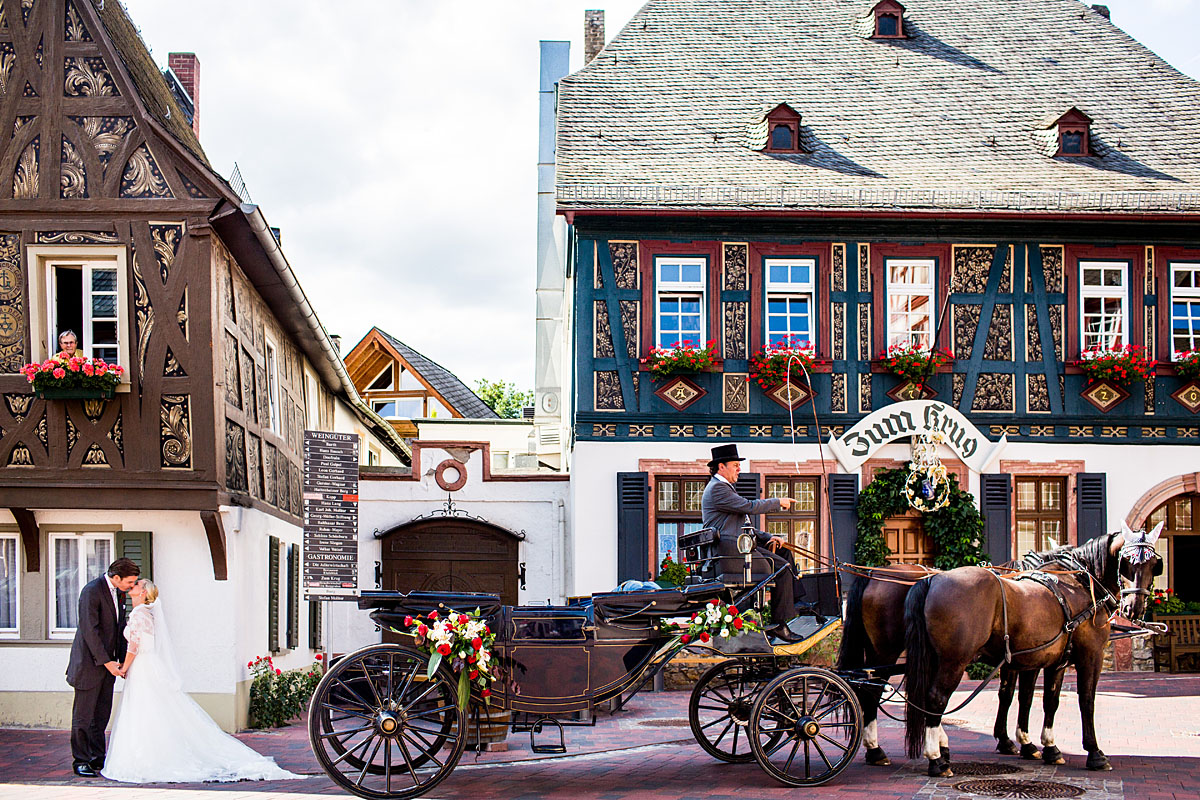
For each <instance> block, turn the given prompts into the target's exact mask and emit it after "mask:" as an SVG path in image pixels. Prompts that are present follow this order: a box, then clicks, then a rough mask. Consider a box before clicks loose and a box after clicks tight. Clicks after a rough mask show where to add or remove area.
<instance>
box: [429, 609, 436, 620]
mask: <svg viewBox="0 0 1200 800" xmlns="http://www.w3.org/2000/svg"><path fill="white" fill-rule="evenodd" d="M437 618H438V616H437V612H436V611H430V612H429V619H437Z"/></svg>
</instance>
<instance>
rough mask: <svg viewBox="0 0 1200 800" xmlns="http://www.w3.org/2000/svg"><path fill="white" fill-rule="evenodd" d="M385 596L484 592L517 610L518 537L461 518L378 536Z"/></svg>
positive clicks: (407, 525)
mask: <svg viewBox="0 0 1200 800" xmlns="http://www.w3.org/2000/svg"><path fill="white" fill-rule="evenodd" d="M379 538H380V539H381V540H382V542H381V544H382V550H383V552H382V562H383V564H382V567H383V576H382V577H383V580H382V583H383V588H384V589H385V590H388V591H400V592H411V591H426V592H437V591H449V592H488V593H492V594H498V595H500V600H501V602H503V603H504V604H506V605H516V604H517V571H518V563H517V562H518V559H519V552H518V547H519V543H520V541H521V539H522V538H524V537H523V536H521V535H518V534H515V533H513V532H511V531H508V530H505V529H504V528H501V527H500V526H498V525H493V524H492V523H490V522H484V521H483V520H476V519H470V518H465V517H445V518H437V517H435V518H432V519H422V520H416V521H413V522H408V523H405V524H403V525H399V526H397V527H395V528H392V529H391V530H388V531H385V532H384V533H382V534H380V535H379Z"/></svg>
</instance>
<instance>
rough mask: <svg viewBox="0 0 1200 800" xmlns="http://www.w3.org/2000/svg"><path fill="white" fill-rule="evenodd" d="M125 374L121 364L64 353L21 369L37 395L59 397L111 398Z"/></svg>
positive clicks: (63, 398) (51, 397) (62, 398)
mask: <svg viewBox="0 0 1200 800" xmlns="http://www.w3.org/2000/svg"><path fill="white" fill-rule="evenodd" d="M124 373H125V368H124V367H121V366H118V365H116V364H108V363H106V362H105V361H104V359H102V358H88V357H87V356H80V355H74V356H69V355H67V354H66V353H58V354H56V355H53V356H51V357H50V358H48V359H46V360H45V361H43V362H41V363H40V364H39V363H37V362H33V363H30V364H26V365H25V366H24V367H22V368H21V374H23V375H24V376H25V379H26V380H28V381H29V382H30V383H31V384H33V391H34V392H35V393H36V394H37V396H38V397H42V398H46V399H60V400H65V399H85V400H87V399H96V398H102V397H104V398H107V397H112V396H113V392H114V391H115V390H116V388H117V385H118V384H120V382H121V376H122V375H123V374H124Z"/></svg>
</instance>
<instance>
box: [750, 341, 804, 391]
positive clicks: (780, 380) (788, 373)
mask: <svg viewBox="0 0 1200 800" xmlns="http://www.w3.org/2000/svg"><path fill="white" fill-rule="evenodd" d="M815 355H816V350H815V348H814V347H813V344H812V342H809V341H802V340H800V338H799V337H797V336H792V337H790V338H789V339H788V340H787V342H781V343H779V344H775V345H763V346H762V348H760V349H759V351H758V352H757V353H755V354H754V355H753V356H751V357H750V377H749V380H752V381H754V382H755V383H757V384H758V386H759V388H760V389H762V390H763V391H764V392H770V391H772V390H773V389H776V388H777V387H779V386H782V385H783V384H784V383H787V382H788V381H794V380H796V379H801V380H803V381H804V382H805V383H808V380H807V378H805V376H806V375H807V376H811V375H812V373H813V369H814V368H815V367H816V365H817V360H816V358H815Z"/></svg>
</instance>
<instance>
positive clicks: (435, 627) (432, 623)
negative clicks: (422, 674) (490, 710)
mask: <svg viewBox="0 0 1200 800" xmlns="http://www.w3.org/2000/svg"><path fill="white" fill-rule="evenodd" d="M426 623H428V624H426ZM404 625H405V627H406V628H408V632H409V634H410V635H411V636H413V637H414V638H415V639H416V640H417V648H418V649H420V650H423V651H424V652H426V653H428V654H429V669H428V671H427V675H428V676H429V677H430V678H432V677H433V676H434V673H436V672H437V669H438V667H439V666H441V664H442V661H447V662H448V663H449V665H450V669H451V671H453V672H455V673H457V675H458V707H459V708H461V709H463V710H466V708H467V702H468V700H469V699H470V697H471V685H472V684H474V685H475V686H477V687H478V688H479V696H480V697H482V698H483V702H485V703H488V704H489V705H490V704H491V700H490V698H491V696H492V690H491V685H492V683H493V682H494V681H495V680H496V679H497V677H498V674H497V673H498V671H499V668H498V664H497V663H496V659H495V657H494V655H493V654H492V648H493V647H494V646H495V643H496V636H495V634H493V633H492V629H491V628H489V627H488V626H487V623H485V622H484V621H483V620H482V619H481V618H480V615H479V609H478V608H477V609H475V612H474V613H472V614H460V613H459V612H457V611H448V612H447V613H446V616H445V617H444V618H443V617H441V616H440V615H439V614H438V612H436V611H430V612H429V615H428V616H427V617H426V618H425V619H424V620H421V619H419V618H416V619H415V618H413V617H411V616H409V617H405V618H404Z"/></svg>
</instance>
